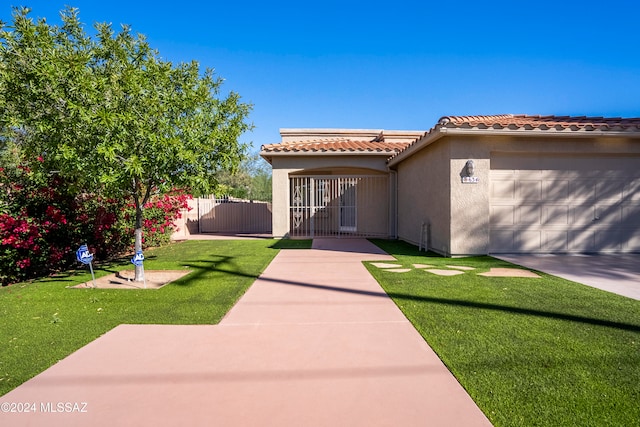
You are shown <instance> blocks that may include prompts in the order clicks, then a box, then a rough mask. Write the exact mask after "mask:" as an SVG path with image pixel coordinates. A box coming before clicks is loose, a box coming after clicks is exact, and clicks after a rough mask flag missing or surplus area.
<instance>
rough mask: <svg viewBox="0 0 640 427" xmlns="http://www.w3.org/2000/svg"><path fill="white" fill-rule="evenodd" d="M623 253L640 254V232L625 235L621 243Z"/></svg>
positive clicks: (634, 231)
mask: <svg viewBox="0 0 640 427" xmlns="http://www.w3.org/2000/svg"><path fill="white" fill-rule="evenodd" d="M623 250H624V251H625V252H640V231H638V230H633V231H630V232H629V233H627V235H626V238H625V241H624V242H623Z"/></svg>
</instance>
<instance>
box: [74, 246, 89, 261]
mask: <svg viewBox="0 0 640 427" xmlns="http://www.w3.org/2000/svg"><path fill="white" fill-rule="evenodd" d="M76 258H77V259H78V261H80V262H81V263H83V264H84V265H87V264H91V261H93V254H92V253H91V252H89V248H88V247H87V245H82V246H80V248H78V250H77V251H76Z"/></svg>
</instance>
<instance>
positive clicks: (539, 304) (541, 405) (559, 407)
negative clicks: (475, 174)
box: [367, 241, 640, 426]
mask: <svg viewBox="0 0 640 427" xmlns="http://www.w3.org/2000/svg"><path fill="white" fill-rule="evenodd" d="M375 243H376V244H377V245H378V246H380V247H381V248H382V249H384V250H385V251H387V252H388V253H390V254H392V255H395V256H396V257H397V258H398V260H399V263H400V264H403V266H406V267H411V266H412V264H414V263H422V264H430V265H434V266H439V267H441V268H446V267H444V266H445V265H458V266H460V265H462V266H470V267H474V268H475V269H476V270H474V271H472V272H466V273H465V274H463V275H459V276H452V277H443V276H436V275H433V274H431V273H428V272H425V271H421V270H419V269H414V268H412V271H410V272H408V273H402V274H401V273H392V272H385V271H384V270H383V269H379V268H376V267H374V266H372V265H371V264H370V263H367V268H368V269H369V271H370V272H371V273H372V274H373V275H374V277H375V278H376V279H377V280H378V282H379V283H380V284H381V286H382V287H383V288H384V289H385V291H386V292H387V293H388V294H389V295H390V296H391V298H393V300H394V301H395V302H396V304H397V305H398V306H399V307H400V309H401V310H402V311H403V312H404V313H405V315H406V316H407V318H408V319H409V320H410V321H411V322H412V323H413V324H414V325H415V327H416V328H417V330H418V331H419V332H420V333H421V334H422V336H423V337H424V338H425V340H426V341H427V342H428V343H429V345H430V346H431V347H432V348H433V349H434V351H435V352H436V353H437V354H438V355H439V356H440V358H441V359H442V360H443V362H444V363H445V364H446V365H447V367H448V368H449V369H450V370H451V372H452V373H453V374H454V375H455V376H456V377H457V378H458V381H459V382H460V383H461V384H462V385H463V386H464V387H465V389H466V390H467V391H468V392H469V394H470V395H471V397H472V398H473V399H474V400H475V402H476V403H477V404H478V406H479V407H480V408H481V409H482V410H483V411H484V413H485V414H486V415H487V416H488V417H489V419H490V420H491V422H492V423H494V425H496V426H565V425H566V426H636V425H638V420H640V404H639V403H638V402H640V301H636V300H632V299H629V298H625V297H622V296H618V295H614V294H611V293H607V292H604V291H600V290H597V289H593V288H590V287H587V286H583V285H580V284H577V283H573V282H570V281H567V280H563V279H560V278H556V277H553V276H548V275H544V274H541V276H542V278H539V279H532V278H501V277H482V276H478V275H477V273H480V272H485V271H488V269H489V268H491V267H513V265H510V264H508V263H506V262H503V261H500V260H497V259H494V258H491V257H472V258H458V259H451V258H441V257H438V256H436V255H434V254H426V255H425V253H424V252H418V251H417V248H415V247H413V246H410V245H407V244H404V243H401V242H389V241H375Z"/></svg>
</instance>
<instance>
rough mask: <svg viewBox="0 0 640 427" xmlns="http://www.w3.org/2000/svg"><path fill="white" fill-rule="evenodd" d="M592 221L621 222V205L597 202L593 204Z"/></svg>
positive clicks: (604, 222) (600, 222)
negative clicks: (593, 213)
mask: <svg viewBox="0 0 640 427" xmlns="http://www.w3.org/2000/svg"><path fill="white" fill-rule="evenodd" d="M594 210H595V215H594V222H596V223H597V224H598V225H602V224H614V225H618V224H621V223H622V206H621V205H620V204H619V203H614V204H605V203H599V204H597V205H596V206H595V209H594Z"/></svg>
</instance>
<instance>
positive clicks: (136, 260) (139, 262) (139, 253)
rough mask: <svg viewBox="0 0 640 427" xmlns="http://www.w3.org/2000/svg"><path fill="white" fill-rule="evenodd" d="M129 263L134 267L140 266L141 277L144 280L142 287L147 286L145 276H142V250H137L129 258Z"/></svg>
mask: <svg viewBox="0 0 640 427" xmlns="http://www.w3.org/2000/svg"><path fill="white" fill-rule="evenodd" d="M131 263H132V264H133V265H135V266H136V267H142V277H143V280H144V288H145V289H146V288H147V278H146V277H144V255H143V254H142V251H137V252H136V254H135V255H134V256H133V258H131Z"/></svg>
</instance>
